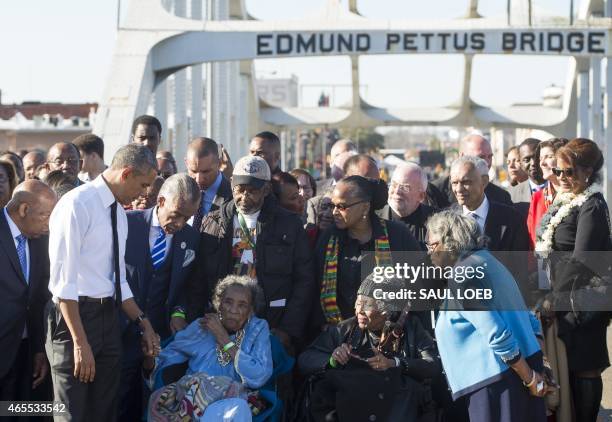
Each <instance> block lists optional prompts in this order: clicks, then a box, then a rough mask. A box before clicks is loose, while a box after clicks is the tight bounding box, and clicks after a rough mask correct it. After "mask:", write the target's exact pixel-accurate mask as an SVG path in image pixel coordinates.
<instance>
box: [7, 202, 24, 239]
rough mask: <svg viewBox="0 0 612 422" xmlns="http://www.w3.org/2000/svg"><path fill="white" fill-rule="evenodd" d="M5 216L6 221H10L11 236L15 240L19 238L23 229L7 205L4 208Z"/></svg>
mask: <svg viewBox="0 0 612 422" xmlns="http://www.w3.org/2000/svg"><path fill="white" fill-rule="evenodd" d="M4 216H5V217H6V222H7V223H8V226H9V229H11V237H12V238H13V240H15V239H16V238H17V236H19V235H20V234H21V230H19V227H17V224H15V222H14V221H13V219H12V218H11V216H10V214H9V213H8V210H7V209H6V207H5V208H4Z"/></svg>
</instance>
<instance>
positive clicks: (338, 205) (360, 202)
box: [331, 201, 367, 211]
mask: <svg viewBox="0 0 612 422" xmlns="http://www.w3.org/2000/svg"><path fill="white" fill-rule="evenodd" d="M364 202H367V201H357V202H353V203H352V204H334V203H332V204H331V206H332V207H334V208H338V209H339V210H340V211H346V210H348V209H349V208H350V207H352V206H355V205H357V204H363V203H364Z"/></svg>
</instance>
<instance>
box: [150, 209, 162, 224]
mask: <svg viewBox="0 0 612 422" xmlns="http://www.w3.org/2000/svg"><path fill="white" fill-rule="evenodd" d="M151 227H160V225H159V218H157V205H156V206H155V207H154V208H153V214H152V215H151Z"/></svg>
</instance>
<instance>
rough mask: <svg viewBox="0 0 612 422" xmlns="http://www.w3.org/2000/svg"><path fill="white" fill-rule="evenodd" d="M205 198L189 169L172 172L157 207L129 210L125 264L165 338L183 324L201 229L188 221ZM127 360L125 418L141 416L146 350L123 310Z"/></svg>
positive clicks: (124, 370) (143, 305)
mask: <svg viewBox="0 0 612 422" xmlns="http://www.w3.org/2000/svg"><path fill="white" fill-rule="evenodd" d="M199 203H200V189H199V188H198V186H197V184H196V182H195V181H194V180H193V179H192V178H190V177H189V176H187V175H186V174H184V173H179V174H175V175H173V176H170V177H169V178H168V179H167V180H166V181H165V182H164V184H163V186H162V188H161V190H160V191H159V195H158V197H157V206H155V207H154V208H150V209H147V210H138V211H130V212H128V214H127V217H128V238H127V243H126V253H125V264H126V272H127V280H128V283H129V285H130V289H131V290H132V293H133V294H134V300H136V303H137V304H138V306H139V307H140V308H141V309H142V310H143V311H144V313H145V314H146V315H147V317H148V318H149V320H150V321H151V325H152V326H153V328H154V330H155V332H156V333H158V334H159V335H160V337H161V338H162V339H165V338H168V337H170V336H171V335H172V334H174V333H175V332H176V331H178V330H181V329H183V328H184V327H185V326H186V325H187V324H186V322H185V300H186V298H185V290H186V289H185V280H186V279H187V278H188V277H190V276H191V271H192V268H193V266H194V263H195V256H196V249H197V246H198V240H199V236H198V233H197V232H196V231H195V230H194V229H193V228H192V227H191V226H189V225H187V224H186V223H187V220H189V219H190V218H191V216H192V215H193V214H194V213H195V212H196V210H197V208H198V205H199ZM121 322H122V342H123V362H122V380H121V386H120V402H119V403H120V405H119V407H120V412H119V418H120V420H122V421H126V422H127V421H135V420H140V419H141V418H140V416H141V414H140V411H141V407H142V406H141V398H142V395H143V390H142V385H143V383H142V377H141V366H142V359H143V355H142V352H141V347H140V329H139V327H137V326H136V325H135V324H133V323H130V322H129V319H128V318H127V317H125V315H122V320H121Z"/></svg>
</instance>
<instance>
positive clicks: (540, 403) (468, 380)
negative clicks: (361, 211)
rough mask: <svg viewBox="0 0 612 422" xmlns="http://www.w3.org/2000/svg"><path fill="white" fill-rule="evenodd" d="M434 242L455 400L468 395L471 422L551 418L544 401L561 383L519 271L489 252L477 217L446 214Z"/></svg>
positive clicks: (432, 228) (441, 340)
mask: <svg viewBox="0 0 612 422" xmlns="http://www.w3.org/2000/svg"><path fill="white" fill-rule="evenodd" d="M427 237H428V239H427V242H426V245H427V249H428V253H429V255H430V258H431V262H432V263H433V265H435V266H437V267H441V268H442V269H443V273H444V275H445V277H447V282H448V285H447V287H446V289H443V292H444V294H445V297H442V299H444V301H443V302H442V305H441V311H440V313H439V315H438V319H437V321H436V327H435V332H436V340H437V344H438V349H439V351H440V357H441V359H442V365H443V367H444V369H445V372H446V378H447V380H448V384H449V387H450V388H451V391H452V396H453V399H454V400H457V399H458V398H460V397H465V398H466V402H467V403H468V412H469V415H470V420H471V421H489V420H490V421H499V422H511V421H519V420H520V421H533V422H538V421H542V422H543V421H545V420H546V409H545V404H544V400H543V397H544V396H545V395H546V394H547V393H548V392H550V391H551V390H553V389H554V387H553V385H552V384H554V383H553V382H552V381H549V380H547V379H545V377H544V375H543V370H544V367H543V354H542V350H541V346H540V343H539V341H538V338H537V337H540V339H541V336H542V334H541V333H542V329H541V326H540V323H539V321H538V320H537V319H536V318H535V316H534V315H533V314H532V313H531V312H529V311H528V310H527V307H526V305H525V302H524V300H523V298H522V296H521V293H520V291H519V289H518V286H517V284H516V281H515V280H514V278H513V277H512V274H510V272H509V271H508V270H507V269H506V268H505V267H504V266H503V265H502V264H501V263H500V262H499V261H498V260H497V259H495V258H494V257H493V255H491V254H490V253H489V252H488V251H487V250H486V249H483V248H482V241H481V239H482V236H481V234H480V229H479V228H478V224H477V223H476V222H475V221H474V220H473V219H471V218H470V217H467V216H464V215H461V214H459V213H458V212H455V211H442V212H440V213H438V214H436V215H435V216H433V217H432V218H430V220H429V221H428V223H427ZM459 270H461V271H459ZM447 274H449V275H447ZM470 274H471V275H470ZM440 290H442V289H438V292H440ZM487 291H488V292H489V293H488V295H487V296H488V297H482V296H483V295H484V294H485V293H486V292H487ZM478 292H480V293H478ZM468 293H469V294H470V295H472V294H477V293H478V294H480V295H481V298H482V299H485V300H478V296H476V297H468ZM460 295H461V296H462V297H463V298H465V299H463V298H462V297H461V296H460ZM474 309H477V310H474ZM465 356H470V365H466V364H465V360H464V357H465ZM548 382H550V383H551V385H549V384H548Z"/></svg>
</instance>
